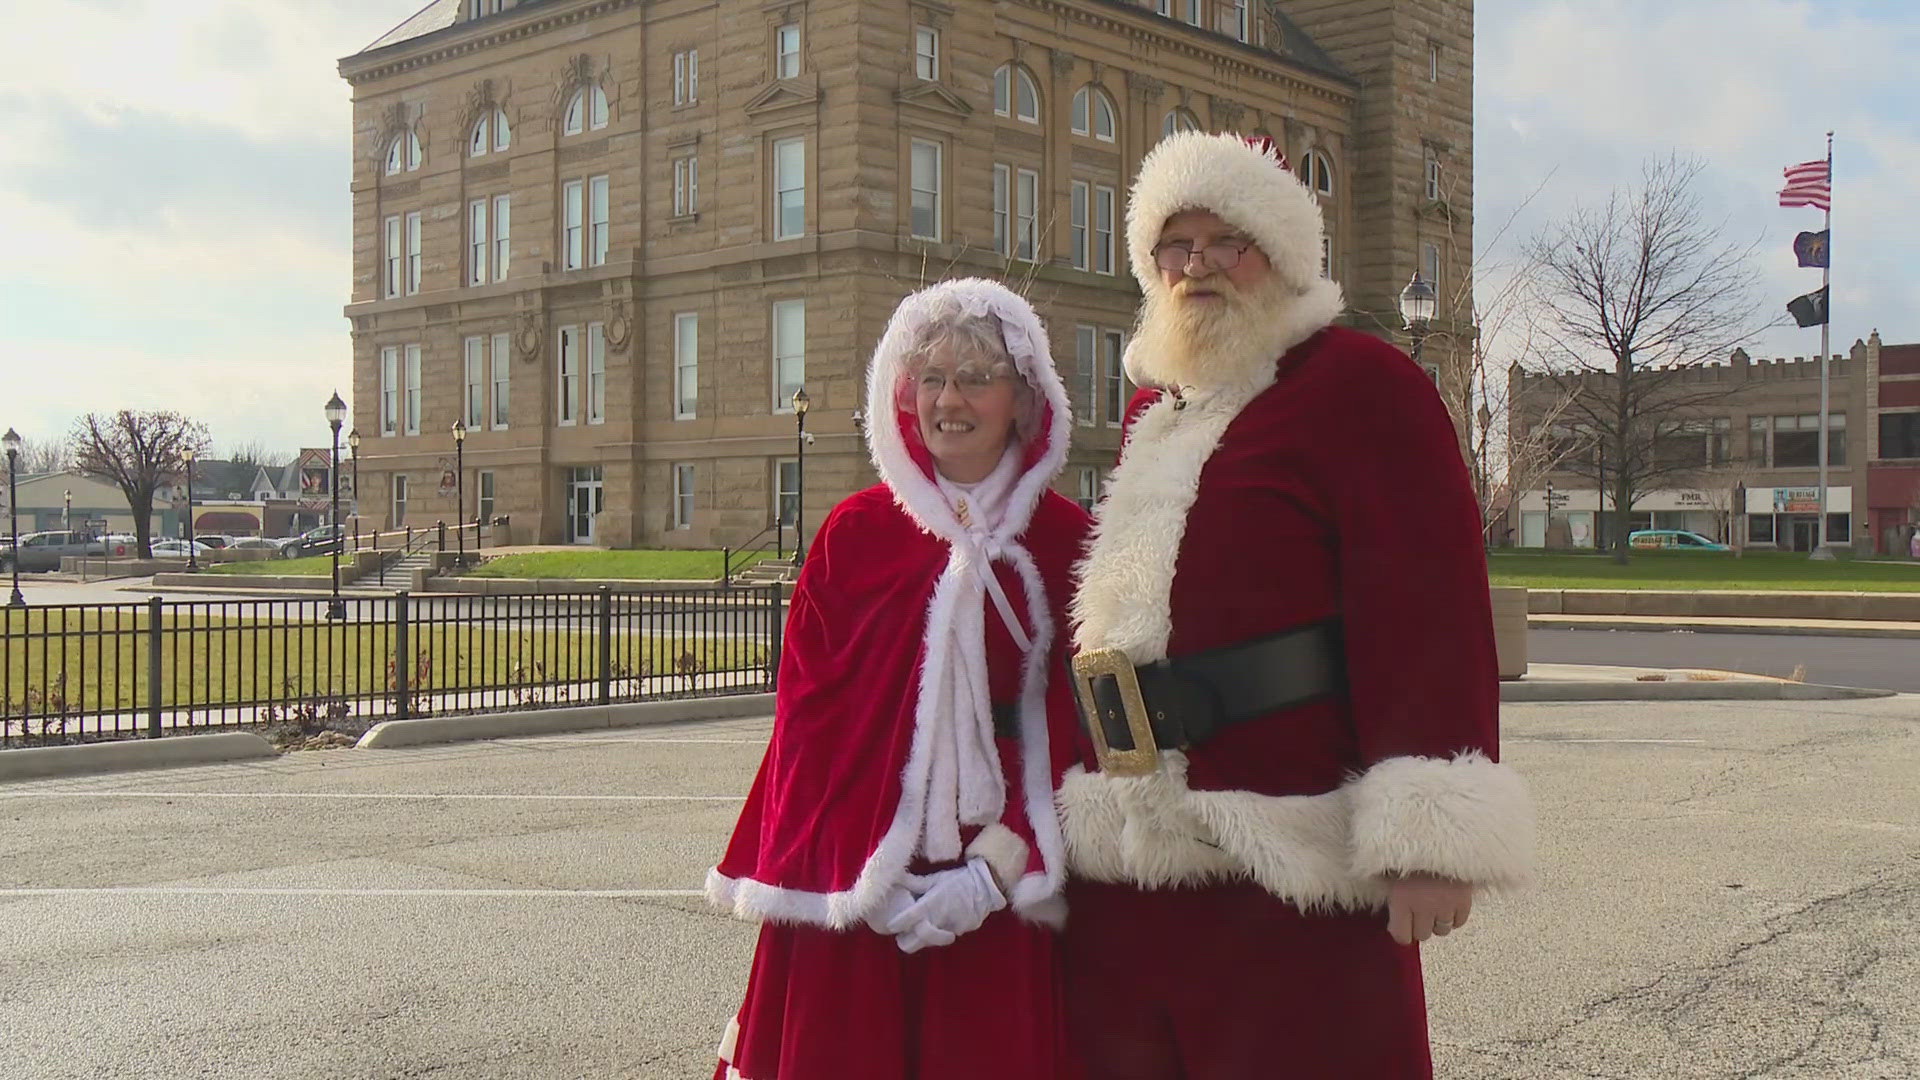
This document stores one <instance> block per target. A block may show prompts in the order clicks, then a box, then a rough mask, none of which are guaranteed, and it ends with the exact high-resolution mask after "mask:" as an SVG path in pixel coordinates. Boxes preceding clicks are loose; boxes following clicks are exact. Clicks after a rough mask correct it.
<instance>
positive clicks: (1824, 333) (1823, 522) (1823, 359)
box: [1812, 131, 1853, 559]
mask: <svg viewBox="0 0 1920 1080" xmlns="http://www.w3.org/2000/svg"><path fill="white" fill-rule="evenodd" d="M1824 213H1825V215H1826V217H1825V226H1824V228H1825V230H1826V234H1827V257H1826V258H1824V259H1822V260H1820V261H1821V263H1822V264H1823V265H1822V266H1821V267H1820V290H1821V295H1823V296H1825V297H1826V298H1827V310H1826V316H1827V317H1826V318H1824V319H1821V320H1820V524H1819V525H1817V526H1816V527H1815V528H1814V534H1813V535H1814V540H1813V556H1812V557H1813V558H1815V559H1831V558H1833V552H1832V551H1831V550H1829V549H1828V547H1827V440H1828V438H1829V437H1830V433H1831V431H1832V428H1833V420H1832V418H1831V417H1830V416H1828V410H1829V409H1830V408H1831V407H1832V406H1831V397H1830V395H1831V394H1832V391H1831V389H1830V388H1829V380H1828V377H1827V373H1828V369H1829V368H1830V367H1831V359H1830V355H1831V350H1830V349H1829V348H1828V334H1829V332H1830V331H1831V330H1832V328H1833V132H1831V131H1829V132H1827V208H1826V210H1825V211H1824ZM1847 539H1848V541H1852V539H1853V533H1852V532H1851V531H1849V532H1848V533H1847Z"/></svg>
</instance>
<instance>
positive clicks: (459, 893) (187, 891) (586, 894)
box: [0, 885, 706, 900]
mask: <svg viewBox="0 0 1920 1080" xmlns="http://www.w3.org/2000/svg"><path fill="white" fill-rule="evenodd" d="M705 895H706V892H705V891H704V890H701V889H313V888H306V889H296V888H272V887H262V888H240V887H188V886H178V887H174V886H164V885H128V886H107V887H101V888H74V889H59V888H31V887H28V888H0V898H5V897H9V896H316V897H326V896H335V897H368V896H387V897H405V896H421V897H507V898H512V899H569V900H572V899H584V900H625V899H660V898H664V897H682V896H705Z"/></svg>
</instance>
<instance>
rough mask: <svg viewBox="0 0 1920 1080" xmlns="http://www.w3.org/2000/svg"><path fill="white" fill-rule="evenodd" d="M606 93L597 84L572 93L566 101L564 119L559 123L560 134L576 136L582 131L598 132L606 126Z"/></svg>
mask: <svg viewBox="0 0 1920 1080" xmlns="http://www.w3.org/2000/svg"><path fill="white" fill-rule="evenodd" d="M607 116H608V110H607V92H606V91H605V90H602V89H601V88H600V84H599V83H593V84H591V85H589V86H583V87H581V88H580V89H578V90H575V91H574V92H573V97H572V98H570V99H568V101H567V111H566V116H565V119H564V120H563V121H562V122H561V132H562V133H563V134H567V135H578V134H580V133H581V132H583V131H598V130H600V129H601V128H603V127H606V126H607Z"/></svg>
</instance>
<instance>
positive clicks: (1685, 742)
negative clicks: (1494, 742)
mask: <svg viewBox="0 0 1920 1080" xmlns="http://www.w3.org/2000/svg"><path fill="white" fill-rule="evenodd" d="M1500 741H1501V742H1532V743H1602V744H1605V745H1609V746H1611V745H1615V744H1641V743H1644V744H1647V745H1651V746H1699V745H1701V744H1703V743H1705V742H1706V741H1707V740H1705V739H1527V738H1512V737H1507V738H1502V739H1501V740H1500Z"/></svg>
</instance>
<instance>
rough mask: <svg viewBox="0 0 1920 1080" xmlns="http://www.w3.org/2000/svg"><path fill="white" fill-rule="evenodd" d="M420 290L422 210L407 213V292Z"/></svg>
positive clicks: (410, 293)
mask: <svg viewBox="0 0 1920 1080" xmlns="http://www.w3.org/2000/svg"><path fill="white" fill-rule="evenodd" d="M419 291H420V211H418V210H415V211H414V212H413V213H411V214H408V215H407V294H408V295H409V296H411V295H412V294H414V293H417V292H419Z"/></svg>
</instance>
